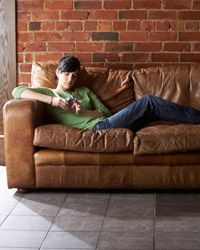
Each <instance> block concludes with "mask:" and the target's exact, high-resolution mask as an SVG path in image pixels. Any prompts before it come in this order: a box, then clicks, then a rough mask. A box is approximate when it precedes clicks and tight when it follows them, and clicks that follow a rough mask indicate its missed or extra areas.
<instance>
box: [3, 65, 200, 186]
mask: <svg viewBox="0 0 200 250" xmlns="http://www.w3.org/2000/svg"><path fill="white" fill-rule="evenodd" d="M55 68H56V65H54V64H46V65H45V64H43V65H40V64H33V69H32V84H33V86H48V87H51V88H55ZM78 84H79V85H85V86H87V87H89V88H90V89H92V90H93V91H94V92H95V93H96V94H97V96H98V97H99V98H100V99H101V100H102V101H103V103H104V104H105V105H106V106H107V107H108V108H109V109H110V111H111V112H112V113H114V112H116V111H118V110H120V109H121V108H123V107H125V106H126V105H128V104H129V103H131V102H132V101H134V100H135V99H138V98H140V97H141V96H143V95H145V94H153V95H157V96H160V97H162V98H164V99H167V100H171V101H174V102H177V103H181V104H187V105H191V106H193V107H195V108H198V109H200V64H190V65H178V64H177V65H169V66H163V67H152V68H147V69H138V70H133V71H128V70H112V69H100V68H82V70H81V74H80V76H79V79H78ZM45 105H46V104H43V103H41V102H38V101H33V100H25V99H23V100H10V101H9V102H7V103H6V105H5V106H4V129H5V158H6V167H7V176H8V186H9V188H29V189H35V188H94V189H102V188H109V189H110V188H112V189H113V188H128V189H155V188H156V189H157V188H159V189H168V188H170V189H172V188H175V189H186V188H199V187H200V125H193V124H174V123H169V122H164V121H160V122H157V123H153V124H149V126H147V127H145V128H143V129H141V130H140V131H138V132H137V133H134V132H133V131H131V130H128V129H111V130H102V131H97V132H95V133H93V132H92V131H89V130H88V131H87V130H86V131H84V130H78V129H73V128H70V127H67V126H64V125H59V124H50V123H49V117H48V114H47V112H46V109H45V107H46V106H45Z"/></svg>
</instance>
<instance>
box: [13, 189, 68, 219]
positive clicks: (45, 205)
mask: <svg viewBox="0 0 200 250" xmlns="http://www.w3.org/2000/svg"><path fill="white" fill-rule="evenodd" d="M65 198H66V194H65V193H60V194H59V193H53V192H52V193H46V192H44V193H33V194H26V195H24V197H23V198H22V199H21V200H20V201H19V202H18V204H17V205H16V207H15V209H14V210H13V211H12V215H43V216H56V215H57V213H58V211H59V209H60V206H61V205H62V203H63V201H64V200H65Z"/></svg>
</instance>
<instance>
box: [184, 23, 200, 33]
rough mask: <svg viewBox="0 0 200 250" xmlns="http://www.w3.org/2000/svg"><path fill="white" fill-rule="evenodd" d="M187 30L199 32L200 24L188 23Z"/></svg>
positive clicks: (186, 24)
mask: <svg viewBox="0 0 200 250" xmlns="http://www.w3.org/2000/svg"><path fill="white" fill-rule="evenodd" d="M185 29H186V30H188V31H199V22H186V23H185Z"/></svg>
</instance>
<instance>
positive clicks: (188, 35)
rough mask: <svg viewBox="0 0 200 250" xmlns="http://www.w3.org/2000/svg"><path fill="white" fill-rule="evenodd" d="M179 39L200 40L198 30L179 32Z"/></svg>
mask: <svg viewBox="0 0 200 250" xmlns="http://www.w3.org/2000/svg"><path fill="white" fill-rule="evenodd" d="M179 40H180V41H200V33H199V32H180V34H179Z"/></svg>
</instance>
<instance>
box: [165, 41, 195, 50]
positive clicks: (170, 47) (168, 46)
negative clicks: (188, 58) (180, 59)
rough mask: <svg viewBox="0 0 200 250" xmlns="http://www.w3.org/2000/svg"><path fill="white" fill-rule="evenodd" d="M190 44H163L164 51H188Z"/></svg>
mask: <svg viewBox="0 0 200 250" xmlns="http://www.w3.org/2000/svg"><path fill="white" fill-rule="evenodd" d="M190 49H191V46H190V43H180V42H177V43H165V44H164V49H163V50H164V51H190Z"/></svg>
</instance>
